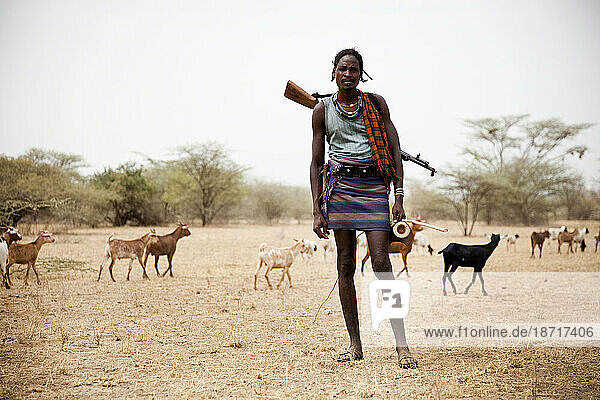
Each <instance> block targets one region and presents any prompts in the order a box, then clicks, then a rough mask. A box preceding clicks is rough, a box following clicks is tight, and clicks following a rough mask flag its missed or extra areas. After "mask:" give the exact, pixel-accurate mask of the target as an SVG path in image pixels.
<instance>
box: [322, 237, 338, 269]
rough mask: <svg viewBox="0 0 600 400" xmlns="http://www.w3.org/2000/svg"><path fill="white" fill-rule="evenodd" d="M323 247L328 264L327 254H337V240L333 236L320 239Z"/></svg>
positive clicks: (324, 257)
mask: <svg viewBox="0 0 600 400" xmlns="http://www.w3.org/2000/svg"><path fill="white" fill-rule="evenodd" d="M319 243H321V247H323V260H324V262H325V265H327V254H335V240H334V239H333V238H331V237H330V238H327V239H320V240H319Z"/></svg>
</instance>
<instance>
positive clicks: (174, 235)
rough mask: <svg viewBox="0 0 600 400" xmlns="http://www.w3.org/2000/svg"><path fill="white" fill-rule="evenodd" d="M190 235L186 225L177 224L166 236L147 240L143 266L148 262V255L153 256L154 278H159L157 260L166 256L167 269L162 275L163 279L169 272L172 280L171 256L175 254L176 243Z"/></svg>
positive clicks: (153, 236)
mask: <svg viewBox="0 0 600 400" xmlns="http://www.w3.org/2000/svg"><path fill="white" fill-rule="evenodd" d="M191 234H192V233H191V232H190V229H189V228H188V226H187V225H186V224H179V225H177V228H175V230H174V231H173V232H171V233H169V234H166V235H162V236H159V235H152V237H151V238H150V240H148V244H147V245H146V254H145V255H144V266H146V261H147V260H148V256H149V255H153V256H154V269H156V276H160V274H159V272H158V258H159V257H160V256H167V261H168V262H169V267H168V268H167V269H166V270H165V272H164V273H163V274H162V276H163V277H164V276H165V275H166V274H167V272H169V276H170V277H171V278H173V255H174V254H175V250H176V249H177V242H178V241H179V239H181V238H183V237H186V236H190V235H191Z"/></svg>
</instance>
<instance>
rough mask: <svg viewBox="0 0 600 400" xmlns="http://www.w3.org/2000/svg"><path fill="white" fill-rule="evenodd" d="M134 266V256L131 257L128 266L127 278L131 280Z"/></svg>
mask: <svg viewBox="0 0 600 400" xmlns="http://www.w3.org/2000/svg"><path fill="white" fill-rule="evenodd" d="M132 267H133V258H130V259H129V265H128V266H127V280H129V274H131V268H132Z"/></svg>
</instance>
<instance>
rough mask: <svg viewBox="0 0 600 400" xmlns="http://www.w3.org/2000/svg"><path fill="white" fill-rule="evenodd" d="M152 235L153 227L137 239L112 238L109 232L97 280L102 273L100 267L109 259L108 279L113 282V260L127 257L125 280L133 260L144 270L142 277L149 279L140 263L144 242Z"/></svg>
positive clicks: (153, 233)
mask: <svg viewBox="0 0 600 400" xmlns="http://www.w3.org/2000/svg"><path fill="white" fill-rule="evenodd" d="M152 235H156V232H155V231H154V229H151V230H150V232H148V233H146V234H145V235H144V236H141V237H139V238H137V239H132V240H123V239H113V238H112V237H113V234H112V233H111V234H110V235H109V236H108V238H107V239H106V247H105V248H104V260H102V264H101V265H100V271H99V272H98V281H99V280H100V275H102V268H104V265H105V264H106V263H107V262H108V260H110V265H109V266H108V271H109V272H110V279H112V281H113V282H116V281H115V278H114V277H113V266H114V265H115V261H117V260H121V259H123V258H127V259H129V270H128V271H127V280H129V274H131V267H132V264H133V261H134V260H138V262H139V263H140V266H141V267H142V271H144V274H143V278H144V279H150V278H149V277H148V274H146V267H145V266H144V264H142V257H143V256H144V249H145V248H146V243H148V240H149V239H150V237H151V236H152Z"/></svg>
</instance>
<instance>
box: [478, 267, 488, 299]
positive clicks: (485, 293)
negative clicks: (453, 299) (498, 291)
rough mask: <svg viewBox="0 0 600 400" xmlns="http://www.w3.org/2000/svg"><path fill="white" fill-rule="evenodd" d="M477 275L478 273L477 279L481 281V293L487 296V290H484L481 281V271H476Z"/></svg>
mask: <svg viewBox="0 0 600 400" xmlns="http://www.w3.org/2000/svg"><path fill="white" fill-rule="evenodd" d="M477 275H479V280H480V281H481V293H483V295H484V296H487V295H488V294H487V292H486V291H485V284H484V283H483V272H482V271H479V272H477Z"/></svg>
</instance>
